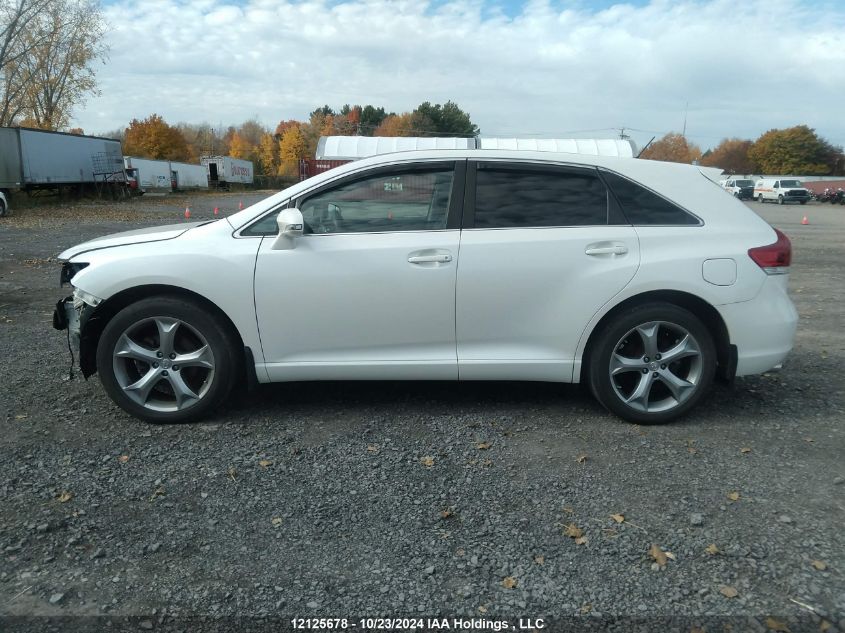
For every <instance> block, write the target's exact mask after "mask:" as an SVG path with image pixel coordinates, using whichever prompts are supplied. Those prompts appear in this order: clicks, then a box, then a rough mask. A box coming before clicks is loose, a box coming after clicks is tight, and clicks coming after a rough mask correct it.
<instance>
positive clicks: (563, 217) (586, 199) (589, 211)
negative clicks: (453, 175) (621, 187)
mask: <svg viewBox="0 0 845 633" xmlns="http://www.w3.org/2000/svg"><path fill="white" fill-rule="evenodd" d="M597 224H598V225H606V224H607V189H606V188H605V186H604V183H603V182H602V181H601V179H599V177H598V174H596V173H595V172H591V171H587V170H584V171H564V170H560V171H558V170H532V169H530V168H526V169H525V170H522V169H510V168H503V167H498V168H497V167H495V166H489V167H488V166H486V165H479V168H478V171H477V172H476V188H475V224H474V226H475V228H478V229H498V228H520V227H551V226H592V225H597Z"/></svg>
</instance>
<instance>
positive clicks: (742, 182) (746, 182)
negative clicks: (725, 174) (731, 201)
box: [736, 180, 754, 187]
mask: <svg viewBox="0 0 845 633" xmlns="http://www.w3.org/2000/svg"><path fill="white" fill-rule="evenodd" d="M736 186H737V187H753V186H754V181H753V180H737V181H736Z"/></svg>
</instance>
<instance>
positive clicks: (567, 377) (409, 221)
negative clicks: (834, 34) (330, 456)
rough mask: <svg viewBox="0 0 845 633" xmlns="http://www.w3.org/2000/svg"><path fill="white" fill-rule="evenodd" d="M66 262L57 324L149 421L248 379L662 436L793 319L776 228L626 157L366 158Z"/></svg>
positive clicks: (198, 409)
mask: <svg viewBox="0 0 845 633" xmlns="http://www.w3.org/2000/svg"><path fill="white" fill-rule="evenodd" d="M59 257H60V259H61V260H62V262H63V264H62V271H61V281H62V282H63V283H68V282H69V283H70V284H71V285H72V286H73V294H72V296H69V297H67V298H66V299H63V300H62V301H60V302H59V304H58V305H57V306H56V310H55V313H54V317H53V318H54V325H55V327H56V328H58V329H70V334H71V339H70V340H71V341H76V343H77V344H78V346H79V348H80V349H79V352H80V353H79V356H78V358H79V361H80V365H81V369H82V372H83V374H84V375H85V376H90V375H91V374H93V373H94V372H99V374H100V379H101V381H102V383H103V386H104V388H105V390H106V392H107V393H108V394H109V396H111V398H112V399H113V400H114V401H115V402H116V403H117V404H118V405H120V406H121V407H122V408H123V409H125V410H126V411H128V412H129V413H131V414H132V415H134V416H137V417H139V418H141V419H144V420H148V421H151V422H183V421H188V420H195V419H198V418H201V417H203V416H206V415H209V414H211V413H213V412H214V411H215V410H216V408H217V407H218V406H220V405H221V403H223V402H224V401H225V400H226V398H227V397H228V396H229V394H230V393H231V392H232V390H233V389H239V388H242V387H243V386H244V385H246V384H251V383H254V382H262V383H267V382H296V381H303V380H532V381H550V382H561V383H569V382H584V383H587V384H588V385H589V387H590V389H591V391H592V393H593V394H594V395H595V397H596V398H597V399H598V401H599V402H600V403H601V404H603V405H604V406H605V407H606V408H607V409H609V410H610V411H612V412H614V413H616V414H617V415H619V416H621V417H623V418H625V419H627V420H631V421H634V422H639V423H661V422H667V421H670V420H673V419H675V418H677V417H678V416H680V415H683V414H684V413H686V412H688V411H689V410H690V409H691V408H692V407H694V406H695V405H696V403H698V402H699V401H700V400H701V398H702V397H704V395H705V394H706V392H707V391H708V388H709V387H710V384H711V382H712V381H713V379H714V378H716V377H720V378H722V379H724V380H731V379H733V377H734V376H743V375H747V374H757V373H761V372H764V371H768V370H770V369H772V368H775V367H777V366H779V365H780V363H782V362H783V360H784V358H785V357H786V356H787V354H788V353H789V351H790V349H791V348H792V340H793V336H794V334H795V328H796V323H797V314H796V311H795V308H794V307H793V305H792V302H791V300H790V299H789V297H788V295H787V284H788V274H787V273H788V272H789V265H790V259H791V246H790V242H789V239H788V238H787V237H786V236H785V235H784V234H783V233H781V232H779V231H777V230H775V229H773V228H772V227H770V226H769V225H768V224H767V223H766V222H765V221H764V220H762V219H761V218H760V217H759V216H758V215H757V214H756V213H754V212H752V211H751V210H750V209H748V208H747V207H746V206H745V205H744V204H741V203H740V202H739V201H737V200H730V199H725V197H724V195H723V193H722V192H721V191H719V189H717V188H716V187H714V186H713V182H712V181H710V180H709V179H707V178H706V177H705V176H704V175H702V173H701V172H700V171H699V170H698V168H696V167H694V166H691V165H681V164H676V163H666V162H657V161H646V160H633V159H630V158H627V159H620V158H610V157H598V156H588V155H576V154H556V153H549V152H522V151H507V150H469V151H464V150H451V151H450V150H433V151H413V152H402V153H397V154H384V155H378V156H374V157H371V158H367V159H363V160H360V161H356V162H353V163H349V164H347V165H344V166H341V167H337V168H335V169H333V170H331V171H328V172H325V173H322V174H319V175H317V176H315V177H313V178H310V179H308V180H306V181H303V182H300V183H297V184H295V185H293V186H292V187H290V188H288V189H285V190H284V191H282V192H280V193H278V194H276V195H274V196H271V197H270V198H267V199H266V200H263V201H262V202H259V203H258V204H255V205H253V206H251V207H249V208H247V209H245V210H243V211H241V212H240V213H237V214H234V215H232V216H229V217H227V218H225V219H221V220H217V221H211V222H201V223H193V224H180V225H173V226H161V227H156V228H150V229H142V230H136V231H130V232H127V233H120V234H117V235H112V236H108V237H104V238H99V239H96V240H93V241H90V242H86V243H84V244H81V245H79V246H75V247H72V248H69V249H68V250H66V251H64V252H63V253H62V254H61V255H60V256H59ZM288 388H289V389H296V387H295V386H291V387H288Z"/></svg>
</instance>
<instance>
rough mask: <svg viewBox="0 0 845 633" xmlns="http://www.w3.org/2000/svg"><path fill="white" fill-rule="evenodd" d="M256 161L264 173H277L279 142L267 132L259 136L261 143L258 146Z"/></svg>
mask: <svg viewBox="0 0 845 633" xmlns="http://www.w3.org/2000/svg"><path fill="white" fill-rule="evenodd" d="M258 162H259V163H260V164H261V170H262V173H264V174H265V175H268V176H269V175H273V174H277V173H278V171H279V142H278V141H277V140H276V137H275V136H273V135H272V134H270V133H269V132H266V133H265V134H264V135H263V136H262V137H261V143H260V144H259V146H258Z"/></svg>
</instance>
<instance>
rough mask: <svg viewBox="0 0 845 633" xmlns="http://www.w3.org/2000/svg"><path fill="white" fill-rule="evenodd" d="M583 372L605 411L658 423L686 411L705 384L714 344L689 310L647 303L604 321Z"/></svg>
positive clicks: (631, 419) (709, 376) (709, 379)
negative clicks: (586, 374)
mask: <svg viewBox="0 0 845 633" xmlns="http://www.w3.org/2000/svg"><path fill="white" fill-rule="evenodd" d="M588 372H589V376H588V377H589V381H590V387H591V389H592V392H593V395H594V396H595V397H596V399H597V400H598V401H599V402H600V403H601V404H602V405H604V407H605V408H607V409H608V410H609V411H611V412H612V413H615V414H616V415H618V416H619V417H621V418H623V419H625V420H628V421H629V422H636V423H638V424H664V423H666V422H671V421H673V420H675V419H677V418H679V417H680V416H682V415H684V414H685V413H687V412H688V411H689V410H690V409H692V408H693V407H694V406H695V405H696V404H698V402H699V400H700V399H701V398H702V396H704V394H705V393H706V392H707V390H708V389H709V388H710V385H711V384H712V382H713V376H714V375H715V372H716V349H715V346H714V344H713V337H712V336H711V335H710V332H709V331H708V329H707V327H706V326H705V325H704V324H703V323H702V322H701V321H700V320H699V319H698V317H696V316H695V315H694V314H692V313H691V312H689V311H688V310H685V309H684V308H681V307H679V306H676V305H673V304H670V303H648V304H644V305H640V306H635V307H632V308H629V309H628V310H625V311H624V312H622V313H620V314H618V315H616V317H615V318H614V319H613V320H612V321H611V322H609V323H608V324H607V325H606V326H604V328H603V329H602V330H601V331H600V332H599V333H598V336H597V339H596V340H595V343H594V344H593V345H592V351H591V353H590V357H589V359H588Z"/></svg>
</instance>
